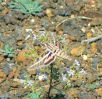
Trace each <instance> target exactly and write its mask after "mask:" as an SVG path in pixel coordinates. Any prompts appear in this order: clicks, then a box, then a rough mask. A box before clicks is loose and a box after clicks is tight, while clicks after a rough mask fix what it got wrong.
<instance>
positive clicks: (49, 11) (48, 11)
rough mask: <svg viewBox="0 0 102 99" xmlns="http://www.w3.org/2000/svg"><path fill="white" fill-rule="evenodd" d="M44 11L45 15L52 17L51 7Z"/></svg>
mask: <svg viewBox="0 0 102 99" xmlns="http://www.w3.org/2000/svg"><path fill="white" fill-rule="evenodd" d="M45 13H46V15H47V16H48V17H49V18H50V17H52V16H54V15H53V12H52V10H51V9H46V11H45Z"/></svg>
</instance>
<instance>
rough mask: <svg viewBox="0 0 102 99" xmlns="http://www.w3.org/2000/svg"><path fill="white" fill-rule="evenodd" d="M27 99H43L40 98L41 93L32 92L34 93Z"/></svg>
mask: <svg viewBox="0 0 102 99" xmlns="http://www.w3.org/2000/svg"><path fill="white" fill-rule="evenodd" d="M26 99H41V98H40V93H38V92H32V93H30V94H28V95H27V97H26Z"/></svg>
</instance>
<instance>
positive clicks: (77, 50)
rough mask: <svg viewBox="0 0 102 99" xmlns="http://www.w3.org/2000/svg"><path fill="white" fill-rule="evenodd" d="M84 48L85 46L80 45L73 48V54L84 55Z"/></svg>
mask: <svg viewBox="0 0 102 99" xmlns="http://www.w3.org/2000/svg"><path fill="white" fill-rule="evenodd" d="M84 50H85V47H84V46H81V45H80V46H78V47H75V48H73V49H72V50H71V54H72V55H73V56H80V55H82V53H83V52H84Z"/></svg>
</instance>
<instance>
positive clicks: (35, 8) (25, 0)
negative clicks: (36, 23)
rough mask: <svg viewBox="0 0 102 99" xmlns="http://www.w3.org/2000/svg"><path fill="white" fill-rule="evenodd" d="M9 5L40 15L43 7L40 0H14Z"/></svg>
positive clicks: (18, 9) (24, 11)
mask: <svg viewBox="0 0 102 99" xmlns="http://www.w3.org/2000/svg"><path fill="white" fill-rule="evenodd" d="M9 7H10V8H12V9H14V10H17V11H20V12H22V13H25V14H33V15H38V14H39V13H40V12H41V11H42V10H43V9H42V8H43V6H42V5H40V3H39V2H38V1H32V0H13V1H11V2H10V3H9Z"/></svg>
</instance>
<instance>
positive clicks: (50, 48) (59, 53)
mask: <svg viewBox="0 0 102 99" xmlns="http://www.w3.org/2000/svg"><path fill="white" fill-rule="evenodd" d="M44 46H45V48H46V51H47V54H45V55H44V56H43V57H42V58H40V59H39V60H38V61H37V62H35V63H34V64H33V65H31V66H30V67H29V68H28V69H29V70H32V69H41V68H45V67H47V66H49V65H50V64H51V63H53V62H54V61H55V60H56V57H61V58H63V59H67V60H69V61H72V58H71V57H70V56H68V55H67V54H66V53H65V52H64V51H63V50H61V49H60V48H59V44H58V43H57V44H56V45H53V44H49V43H46V44H44Z"/></svg>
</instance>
